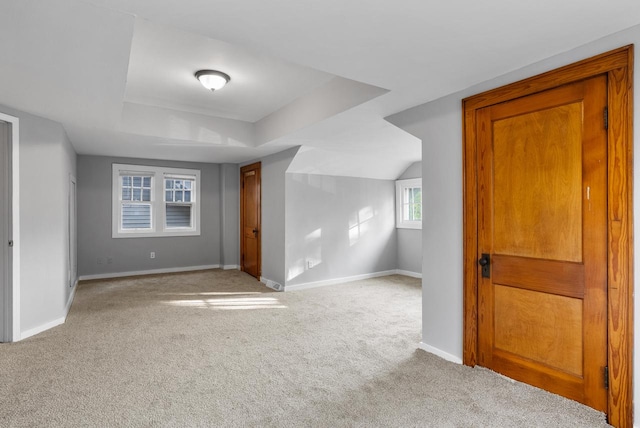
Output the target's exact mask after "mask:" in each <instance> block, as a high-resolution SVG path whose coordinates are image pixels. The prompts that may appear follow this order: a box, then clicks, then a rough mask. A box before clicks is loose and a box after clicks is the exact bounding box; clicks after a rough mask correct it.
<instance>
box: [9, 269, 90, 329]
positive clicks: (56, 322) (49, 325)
mask: <svg viewBox="0 0 640 428" xmlns="http://www.w3.org/2000/svg"><path fill="white" fill-rule="evenodd" d="M75 285H78V282H77V281H76V284H75ZM75 285H74V287H73V288H72V289H71V294H70V295H69V299H68V300H67V304H66V305H65V307H64V316H63V317H62V318H58V319H55V320H53V321H50V322H48V323H45V324H42V325H39V326H38V327H34V328H32V329H29V330H27V331H23V332H22V337H21V339H26V338H27V337H31V336H35V335H36V334H38V333H42V332H43V331H46V330H49V329H52V328H53V327H57V326H59V325H61V324H64V323H65V321H67V316H68V315H69V311H70V310H71V305H72V304H73V299H74V298H75V297H76V289H77V287H76V286H75Z"/></svg>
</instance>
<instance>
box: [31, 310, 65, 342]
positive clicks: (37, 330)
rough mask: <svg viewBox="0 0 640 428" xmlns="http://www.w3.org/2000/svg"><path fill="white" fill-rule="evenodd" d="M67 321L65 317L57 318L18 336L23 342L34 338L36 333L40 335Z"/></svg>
mask: <svg viewBox="0 0 640 428" xmlns="http://www.w3.org/2000/svg"><path fill="white" fill-rule="evenodd" d="M66 319H67V317H66V315H65V316H64V317H62V318H58V319H56V320H53V321H49V322H48V323H45V324H42V325H39V326H38V327H34V328H31V329H29V330H26V331H23V332H22V334H21V335H20V340H24V339H26V338H28V337H31V336H35V335H36V334H38V333H42V332H43V331H45V330H49V329H50V328H53V327H56V326H59V325H60V324H64V321H65V320H66Z"/></svg>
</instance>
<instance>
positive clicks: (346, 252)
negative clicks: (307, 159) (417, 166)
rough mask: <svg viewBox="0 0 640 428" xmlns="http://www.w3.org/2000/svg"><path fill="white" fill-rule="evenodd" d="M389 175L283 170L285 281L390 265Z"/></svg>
mask: <svg viewBox="0 0 640 428" xmlns="http://www.w3.org/2000/svg"><path fill="white" fill-rule="evenodd" d="M394 192H395V184H394V181H391V180H374V179H365V178H353V177H334V176H322V175H310V174H299V173H295V174H287V210H286V261H287V266H286V281H287V284H288V285H295V284H300V283H307V282H314V281H322V280H327V279H335V278H343V277H348V276H354V275H361V274H366V273H373V272H379V271H385V270H391V269H395V257H396V254H397V253H396V251H397V249H396V239H395V233H396V232H395V217H394V216H395V212H394V209H395V205H394V204H395V193H394Z"/></svg>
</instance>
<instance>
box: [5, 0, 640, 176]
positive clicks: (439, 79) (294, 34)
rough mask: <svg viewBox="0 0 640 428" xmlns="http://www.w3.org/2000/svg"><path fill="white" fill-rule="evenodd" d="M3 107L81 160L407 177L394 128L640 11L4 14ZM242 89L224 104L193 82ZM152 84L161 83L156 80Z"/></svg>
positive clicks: (300, 6)
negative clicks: (274, 157) (402, 115)
mask: <svg viewBox="0 0 640 428" xmlns="http://www.w3.org/2000/svg"><path fill="white" fill-rule="evenodd" d="M0 5H1V6H2V8H1V9H0V10H1V11H2V13H1V14H0V53H2V55H0V103H1V104H5V105H8V106H10V107H13V108H16V109H19V110H24V111H27V112H30V113H34V114H37V115H40V116H44V117H47V118H50V119H53V120H56V121H59V122H61V123H62V124H63V125H64V126H65V129H66V130H67V134H68V135H69V138H70V140H71V141H72V143H73V145H74V147H75V148H76V150H77V151H78V153H81V154H99V155H116V156H117V155H121V156H133V157H143V158H144V157H146V158H158V159H179V160H193V161H209V162H243V161H248V160H251V159H254V158H256V157H259V156H263V155H265V154H269V153H275V152H277V151H280V150H282V149H283V148H286V147H290V146H293V145H302V146H303V150H300V151H299V155H298V156H297V157H296V159H295V160H294V162H293V163H292V165H291V168H290V170H291V171H294V172H310V173H318V174H335V175H356V176H363V177H372V178H386V179H392V178H396V177H397V176H398V175H399V174H400V173H401V172H402V170H403V169H404V168H406V167H407V166H408V165H409V164H410V163H411V162H412V161H414V160H419V159H420V157H421V149H420V144H421V143H420V141H418V140H417V139H416V138H415V137H413V136H411V135H408V134H407V133H405V132H404V131H402V130H399V129H398V128H395V127H394V126H393V125H391V124H389V123H387V122H386V121H384V119H383V118H384V117H386V116H388V115H390V114H393V113H397V112H399V111H401V110H404V109H406V108H409V107H412V106H414V105H417V104H421V103H424V102H427V101H430V100H433V99H436V98H438V97H441V96H444V95H446V94H449V93H453V92H456V91H459V90H461V89H464V88H467V87H469V86H472V85H473V84H475V83H478V82H482V81H484V80H488V79H490V78H493V77H495V76H498V75H500V74H504V73H506V72H508V71H511V70H514V69H518V68H521V67H523V66H525V65H528V64H531V63H533V62H536V61H538V60H541V59H544V58H547V57H550V56H552V55H555V54H558V53H561V52H564V51H567V50H569V49H572V48H574V47H577V46H579V45H581V44H584V43H587V42H589V41H592V40H595V39H597V38H600V37H602V36H605V35H607V34H610V33H613V32H616V31H618V30H621V29H624V28H628V27H630V26H633V25H636V24H638V23H640V2H639V1H637V0H610V1H607V2H606V4H605V3H604V2H602V0H563V1H558V0H538V1H536V2H517V1H513V0H487V1H484V2H479V1H476V0H448V1H446V2H445V1H438V2H436V1H425V0H396V1H395V2H389V1H388V0H366V1H365V0H351V1H344V0H322V1H321V0H307V1H299V0H279V1H277V2H265V1H264V0H181V1H180V2H176V1H173V0H57V1H55V2H51V1H47V0H0ZM201 68H213V69H219V70H221V71H224V72H226V73H228V74H230V75H231V79H232V80H231V83H230V84H229V85H228V86H227V87H225V88H223V89H222V90H220V91H217V92H214V93H211V92H208V91H206V90H205V89H204V88H202V87H201V86H199V84H198V82H197V81H196V80H195V78H194V77H193V73H194V72H195V71H196V70H198V69H201ZM147 76H150V78H147Z"/></svg>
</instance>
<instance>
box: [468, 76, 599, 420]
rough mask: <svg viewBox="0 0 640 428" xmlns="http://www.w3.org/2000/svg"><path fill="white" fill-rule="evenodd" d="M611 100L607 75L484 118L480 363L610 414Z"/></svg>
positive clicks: (480, 136) (480, 116)
mask: <svg viewBox="0 0 640 428" xmlns="http://www.w3.org/2000/svg"><path fill="white" fill-rule="evenodd" d="M606 104H607V78H606V76H605V75H601V76H598V77H594V78H590V79H587V80H583V81H580V82H577V83H572V84H569V85H565V86H561V87H558V88H555V89H550V90H547V91H544V92H541V93H538V94H534V95H529V96H526V97H522V98H518V99H515V100H512V101H507V102H504V103H500V104H496V105H493V106H489V107H485V108H482V109H479V110H478V111H477V118H476V120H477V121H476V132H477V156H478V161H477V162H478V249H477V252H478V253H477V258H478V260H479V262H480V264H485V265H486V266H484V267H483V266H478V269H479V270H478V363H479V364H480V365H482V366H485V367H488V368H490V369H492V370H495V371H497V372H500V373H503V374H505V375H507V376H509V377H512V378H514V379H517V380H520V381H524V382H527V383H529V384H532V385H535V386H538V387H541V388H544V389H546V390H549V391H552V392H555V393H558V394H561V395H563V396H565V397H568V398H571V399H574V400H577V401H580V402H582V403H584V404H587V405H589V406H591V407H593V408H595V409H598V410H601V411H606V409H607V391H606V388H605V366H606V365H607V133H606V130H605V123H604V115H603V112H604V109H605V106H606ZM484 262H488V265H487V263H484ZM483 271H484V272H483Z"/></svg>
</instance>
